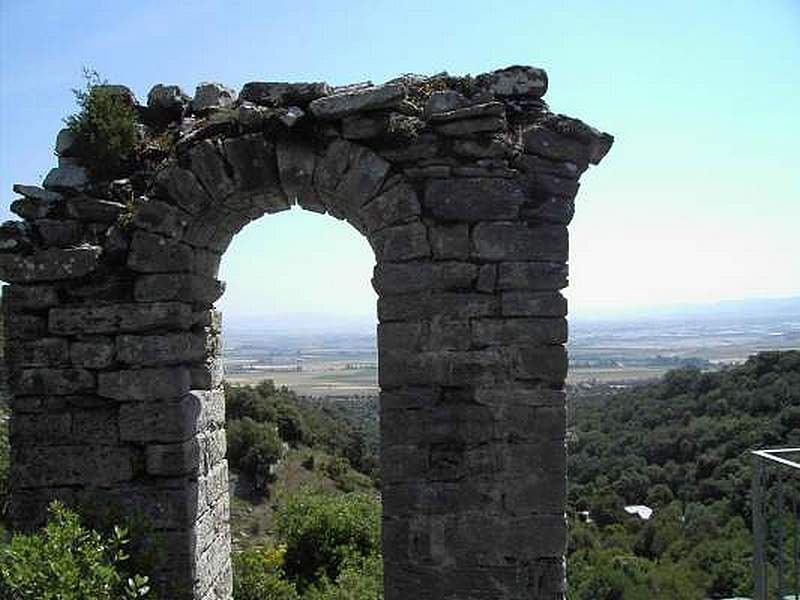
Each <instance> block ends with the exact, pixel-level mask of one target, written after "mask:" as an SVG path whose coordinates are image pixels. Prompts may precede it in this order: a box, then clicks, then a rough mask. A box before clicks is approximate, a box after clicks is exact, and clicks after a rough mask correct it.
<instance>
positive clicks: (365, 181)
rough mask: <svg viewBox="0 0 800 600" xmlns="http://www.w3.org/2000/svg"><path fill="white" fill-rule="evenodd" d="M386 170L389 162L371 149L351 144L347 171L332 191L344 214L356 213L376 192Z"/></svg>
mask: <svg viewBox="0 0 800 600" xmlns="http://www.w3.org/2000/svg"><path fill="white" fill-rule="evenodd" d="M388 172H389V163H388V162H386V161H385V160H384V159H382V158H381V157H380V156H378V155H377V154H375V153H374V152H373V151H372V150H370V149H369V148H364V147H361V146H355V145H351V146H350V148H349V157H348V168H347V171H345V172H344V174H343V175H342V177H341V178H340V179H339V183H338V185H337V186H336V189H335V191H334V193H333V196H334V198H335V200H336V201H337V204H338V205H340V206H341V207H342V208H343V209H344V211H345V214H352V215H353V216H355V215H357V214H358V211H359V210H360V209H361V207H362V206H364V204H366V203H367V202H369V201H370V200H371V199H372V198H374V197H375V195H376V194H377V193H378V190H380V188H381V185H382V184H383V180H384V179H385V178H386V174H387V173H388Z"/></svg>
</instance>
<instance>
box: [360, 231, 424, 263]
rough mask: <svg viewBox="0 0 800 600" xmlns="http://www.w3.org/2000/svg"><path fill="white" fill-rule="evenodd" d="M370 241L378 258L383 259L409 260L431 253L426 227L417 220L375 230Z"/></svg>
mask: <svg viewBox="0 0 800 600" xmlns="http://www.w3.org/2000/svg"><path fill="white" fill-rule="evenodd" d="M370 243H371V244H372V249H373V250H374V251H375V255H376V256H377V257H378V260H383V261H399V260H411V259H414V258H423V257H426V256H430V254H431V247H430V244H429V243H428V229H427V227H425V225H423V224H422V223H419V222H416V223H409V224H408V225H395V226H393V227H387V228H385V229H381V230H380V231H376V232H375V233H374V234H373V235H372V238H371V239H370Z"/></svg>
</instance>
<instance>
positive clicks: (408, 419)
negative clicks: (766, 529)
mask: <svg viewBox="0 0 800 600" xmlns="http://www.w3.org/2000/svg"><path fill="white" fill-rule="evenodd" d="M526 202H527V200H526V196H525V195H524V193H523V192H522V190H521V188H520V187H519V185H518V184H516V183H514V182H510V181H509V180H507V179H504V178H464V179H458V180H452V181H448V180H430V181H428V182H427V184H426V188H425V193H424V199H423V206H424V208H425V210H426V211H427V212H428V214H429V215H430V216H431V220H430V224H429V227H428V239H430V240H431V247H432V248H431V256H430V258H425V259H423V260H419V259H418V260H414V261H409V262H398V263H395V262H391V263H383V264H382V265H380V266H379V267H378V268H377V269H376V277H375V283H376V289H378V291H379V292H380V294H381V298H380V301H379V319H380V326H379V329H378V331H379V335H378V347H379V350H380V361H379V366H380V384H381V390H382V391H381V445H382V465H383V472H382V481H383V488H382V491H383V498H384V520H383V547H384V553H385V556H384V558H385V561H386V598H387V600H401V599H405V598H412V597H413V598H419V599H423V600H424V599H430V600H443V599H447V598H451V599H456V598H459V599H460V598H474V599H479V598H480V599H483V598H485V599H487V600H488V599H493V600H497V599H508V600H512V599H513V600H516V599H522V598H537V599H540V598H541V599H548V600H550V599H556V598H562V597H563V592H564V564H563V555H564V552H565V544H566V524H565V520H564V506H565V491H566V456H565V445H564V435H565V425H566V418H565V396H564V391H563V384H564V377H565V375H566V369H567V357H566V352H565V349H564V343H565V342H566V338H567V325H566V321H565V318H564V317H565V315H566V302H565V300H564V298H563V297H562V296H561V294H560V293H559V290H560V289H561V288H563V287H564V286H565V285H566V281H567V277H566V273H567V269H566V259H567V231H566V226H565V225H564V224H563V223H562V224H536V225H532V224H528V223H525V222H519V221H517V220H516V219H515V217H516V215H517V214H518V213H519V211H520V209H521V207H522V206H523V205H524V204H525V203H526ZM512 219H513V220H512ZM399 258H401V259H402V258H409V257H399Z"/></svg>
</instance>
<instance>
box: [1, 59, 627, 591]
mask: <svg viewBox="0 0 800 600" xmlns="http://www.w3.org/2000/svg"><path fill="white" fill-rule="evenodd" d="M546 89H547V76H546V74H545V72H544V71H542V70H541V69H536V68H531V67H519V66H515V67H510V68H507V69H502V70H498V71H494V72H492V73H487V74H483V75H480V76H477V77H474V78H472V77H451V76H449V75H447V74H446V73H444V74H439V75H434V76H431V77H422V76H416V75H405V76H402V77H399V78H397V79H395V80H392V81H389V82H387V83H385V84H383V85H372V84H371V83H364V84H356V85H352V86H346V87H341V88H336V87H331V86H329V85H328V84H326V83H266V82H251V83H248V84H246V85H245V86H244V87H243V88H242V90H241V91H240V92H239V94H238V96H237V94H236V92H235V91H234V90H231V89H229V88H226V87H224V86H222V85H219V84H215V83H204V84H201V85H200V86H199V87H198V89H197V92H196V94H195V96H194V99H192V98H189V97H188V96H187V95H186V94H184V93H183V92H182V91H181V90H180V89H179V88H178V87H176V86H165V85H157V86H156V87H154V88H153V89H152V91H151V92H150V94H149V95H148V101H147V105H146V106H139V105H138V104H136V99H135V97H134V96H133V94H131V93H130V91H129V90H127V88H124V87H122V86H114V87H113V88H111V90H112V91H113V92H114V93H118V94H120V95H121V96H124V97H125V98H128V99H129V101H130V102H131V103H132V104H133V106H134V107H135V109H136V110H137V111H138V115H139V120H140V121H141V123H142V126H140V130H139V135H140V136H141V139H140V142H141V151H140V153H139V155H138V156H137V159H136V160H135V161H134V162H133V163H132V164H131V165H130V166H129V169H128V173H127V176H125V177H124V178H123V179H117V180H114V181H108V180H101V179H99V178H98V177H96V176H93V175H92V172H93V170H92V166H93V165H92V164H91V159H89V158H87V157H85V156H84V157H81V156H75V154H76V152H75V150H74V148H75V140H74V138H73V136H71V135H70V133H69V132H68V131H64V132H62V133H61V134H59V136H58V148H57V150H58V153H59V157H60V158H59V166H58V167H57V168H55V169H53V170H52V171H51V172H50V173H49V174H48V175H47V177H46V179H45V180H44V183H43V187H36V186H25V185H18V186H14V189H15V191H16V192H17V193H18V194H19V195H20V196H21V197H20V199H18V200H16V201H15V202H14V203H13V204H12V210H13V211H14V212H15V213H16V214H17V215H19V216H20V217H21V218H22V220H21V221H9V222H6V223H4V224H3V225H2V227H0V279H2V280H4V281H6V282H8V283H9V284H10V285H8V286H6V287H5V288H4V294H3V305H4V310H5V322H6V330H7V341H6V348H7V357H8V361H9V373H10V383H11V386H12V392H13V400H12V416H11V424H10V425H11V443H12V475H11V483H12V507H11V512H12V517H13V520H14V522H15V524H16V525H17V526H19V527H23V528H30V527H34V526H36V525H39V524H40V523H42V521H43V519H44V517H45V509H46V506H47V504H48V502H49V501H51V500H52V499H55V498H59V499H62V500H64V501H65V502H67V503H69V504H74V505H81V506H102V507H105V508H108V507H115V508H116V509H117V510H119V511H122V512H126V511H127V512H132V513H136V514H141V515H144V517H145V518H146V519H147V521H148V523H149V524H150V525H151V527H152V528H153V529H154V530H155V531H156V532H157V534H158V535H159V540H160V546H161V550H162V555H161V559H160V561H159V567H158V570H157V572H156V573H155V574H154V579H155V581H156V584H157V587H158V589H159V591H160V592H161V594H162V597H164V598H175V599H179V600H183V599H193V600H209V599H212V598H213V599H221V600H222V599H224V600H228V599H230V598H231V560H230V546H231V540H230V533H229V527H228V517H229V504H228V468H227V463H226V460H225V432H224V428H223V426H224V411H225V409H224V397H223V390H222V387H221V384H222V377H223V374H222V364H221V358H220V347H221V335H222V329H221V320H220V314H219V313H218V312H217V311H215V310H214V302H215V301H216V300H217V299H218V298H219V297H220V296H221V295H222V293H223V291H224V283H223V282H221V281H218V280H217V279H216V277H217V272H218V268H219V264H220V257H221V256H222V254H223V253H224V252H225V250H226V248H227V247H228V245H229V244H230V242H231V240H232V239H233V237H234V236H235V235H236V233H237V232H238V231H239V230H241V229H242V227H244V226H245V225H247V224H248V223H249V222H251V221H253V220H254V219H258V218H260V217H262V216H263V215H265V214H271V213H276V212H279V211H283V210H287V209H289V208H291V207H292V206H293V205H294V204H298V205H299V206H301V207H302V208H305V209H307V210H311V211H315V212H318V213H328V214H330V215H332V216H333V217H335V218H337V219H342V220H345V221H346V222H348V223H349V224H350V225H352V226H353V227H355V228H356V229H357V230H358V231H359V232H361V233H362V234H363V235H364V236H365V237H366V238H367V239H368V240H369V243H370V245H371V246H372V249H373V250H374V252H375V261H376V266H375V272H374V278H373V285H374V287H375V290H376V291H377V292H378V295H379V300H378V317H379V321H380V325H379V326H378V350H379V370H380V387H381V396H380V398H381V436H382V439H381V461H382V469H383V471H382V473H383V487H382V497H383V534H382V535H383V556H384V562H385V589H386V598H387V600H444V599H451V600H456V599H457V600H467V599H470V600H484V599H485V600H490V599H491V600H522V599H526V600H530V599H537V600H538V599H541V600H545V599H547V600H555V599H562V598H564V594H565V585H566V584H565V571H564V552H565V542H566V522H565V516H564V511H565V490H566V463H565V444H564V439H565V396H564V378H565V376H566V372H567V356H566V352H565V347H564V344H565V342H566V340H567V323H566V319H565V316H566V313H567V306H566V302H565V300H564V298H563V297H562V295H561V294H560V290H561V289H562V288H564V287H565V286H566V285H567V243H568V239H567V224H568V223H569V222H570V220H571V218H572V215H573V209H574V198H575V195H576V193H577V191H578V179H579V177H580V175H581V174H582V173H583V172H584V171H585V170H586V169H587V167H588V165H589V164H597V163H598V162H599V161H600V160H601V159H602V158H603V156H604V155H605V154H606V152H607V151H608V150H609V148H610V147H611V144H612V142H613V138H612V137H611V136H610V135H608V134H606V133H601V132H599V131H597V130H595V129H593V128H592V127H590V126H588V125H586V124H584V123H582V122H581V121H578V120H576V119H573V118H569V117H565V116H562V115H558V114H553V113H551V112H550V111H549V110H548V107H547V105H546V104H545V102H544V101H543V100H542V96H543V95H544V93H545V91H546ZM164 139H172V141H173V142H174V143H172V144H164V143H163V140H164ZM159 140H161V142H160V143H159ZM332 251H334V252H335V249H332ZM265 260H268V257H265Z"/></svg>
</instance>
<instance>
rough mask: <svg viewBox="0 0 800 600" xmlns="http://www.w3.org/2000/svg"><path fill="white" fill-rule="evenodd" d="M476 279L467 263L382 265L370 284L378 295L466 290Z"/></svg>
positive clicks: (475, 272) (386, 263) (473, 269)
mask: <svg viewBox="0 0 800 600" xmlns="http://www.w3.org/2000/svg"><path fill="white" fill-rule="evenodd" d="M477 276H478V266H477V265H474V264H472V263H467V262H438V263H433V262H428V261H426V262H405V263H392V262H382V263H380V264H378V265H376V266H375V275H374V277H373V279H372V285H373V287H374V288H375V291H376V292H378V294H403V293H409V292H424V291H444V290H459V289H460V290H469V289H471V288H472V285H473V283H474V282H475V279H476V277H477Z"/></svg>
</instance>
